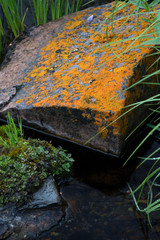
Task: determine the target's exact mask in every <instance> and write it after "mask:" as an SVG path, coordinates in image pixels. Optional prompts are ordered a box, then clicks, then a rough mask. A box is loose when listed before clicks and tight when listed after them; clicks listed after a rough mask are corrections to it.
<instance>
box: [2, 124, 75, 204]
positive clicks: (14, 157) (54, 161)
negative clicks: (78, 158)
mask: <svg viewBox="0 0 160 240" xmlns="http://www.w3.org/2000/svg"><path fill="white" fill-rule="evenodd" d="M7 128H8V125H7V126H2V127H0V134H1V138H3V140H4V141H7V142H10V141H9V139H8V136H7V134H6V131H5V130H6V129H7ZM16 131H19V130H18V129H16ZM18 140H19V141H18V144H17V145H16V146H15V145H12V144H10V145H7V147H6V146H4V145H3V144H2V142H1V143H0V153H1V154H0V205H1V204H5V203H8V202H18V203H24V202H25V201H26V200H27V199H28V196H29V195H28V194H29V193H32V192H33V191H35V189H36V188H37V187H39V186H40V185H41V184H42V183H43V180H44V179H46V178H47V177H48V176H49V175H53V176H56V177H63V176H65V174H66V173H68V172H69V171H70V168H71V165H72V163H73V159H72V158H71V154H67V153H66V151H65V150H63V149H62V148H61V147H60V148H55V147H54V146H52V145H51V144H50V143H48V142H46V141H40V140H37V139H28V140H25V139H24V138H22V137H19V138H18Z"/></svg>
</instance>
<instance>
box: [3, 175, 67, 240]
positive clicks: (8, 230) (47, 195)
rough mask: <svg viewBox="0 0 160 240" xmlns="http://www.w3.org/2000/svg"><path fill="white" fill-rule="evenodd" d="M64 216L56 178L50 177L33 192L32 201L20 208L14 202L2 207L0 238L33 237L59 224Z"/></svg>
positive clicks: (12, 239)
mask: <svg viewBox="0 0 160 240" xmlns="http://www.w3.org/2000/svg"><path fill="white" fill-rule="evenodd" d="M44 188H46V189H44ZM40 194H42V195H41V196H39V195H40ZM63 216H64V213H63V211H62V202H61V199H60V196H59V194H58V192H57V189H56V186H55V183H54V180H53V179H52V178H48V179H47V180H46V181H45V182H44V185H43V186H42V188H40V189H39V191H38V192H36V193H35V194H33V201H32V202H30V203H28V204H27V205H25V206H23V207H19V208H17V207H16V206H14V205H12V204H10V205H7V206H6V207H1V208H0V239H9V240H18V239H19V240H21V239H32V238H33V237H36V236H38V235H39V234H41V233H42V232H44V231H47V230H49V229H50V228H51V227H53V226H55V225H57V224H58V223H59V222H60V221H61V219H62V217H63Z"/></svg>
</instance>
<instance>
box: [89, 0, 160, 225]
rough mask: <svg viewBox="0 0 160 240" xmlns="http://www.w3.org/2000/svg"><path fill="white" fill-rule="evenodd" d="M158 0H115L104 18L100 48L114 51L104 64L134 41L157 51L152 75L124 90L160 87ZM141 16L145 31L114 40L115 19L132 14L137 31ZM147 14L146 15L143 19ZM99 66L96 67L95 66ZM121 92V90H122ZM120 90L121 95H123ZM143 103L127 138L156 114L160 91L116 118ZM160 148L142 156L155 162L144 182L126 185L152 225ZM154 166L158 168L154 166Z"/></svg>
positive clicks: (157, 206) (159, 202)
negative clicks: (129, 9) (117, 49)
mask: <svg viewBox="0 0 160 240" xmlns="http://www.w3.org/2000/svg"><path fill="white" fill-rule="evenodd" d="M130 3H132V4H134V5H135V6H136V8H135V10H134V11H133V12H132V13H131V14H130V15H129V16H127V17H122V18H120V19H117V20H114V15H115V14H116V12H117V11H119V10H123V9H124V8H126V7H129V4H130ZM159 3H160V1H159V0H154V1H152V2H151V3H148V1H147V0H129V1H125V2H118V1H117V0H116V2H115V6H114V7H113V11H112V12H111V14H110V15H109V16H108V18H107V19H106V22H107V26H106V38H107V40H108V42H107V44H105V45H102V46H101V50H102V49H105V48H110V49H111V50H112V52H113V53H114V56H113V57H112V58H111V59H109V60H107V61H106V62H105V63H104V64H107V63H108V62H109V61H112V60H114V59H117V61H118V59H119V58H121V56H122V55H123V54H124V53H128V52H129V51H131V50H132V49H134V44H135V42H139V44H138V46H137V47H142V46H144V47H148V48H153V49H155V52H154V53H152V54H151V55H156V54H157V60H156V61H155V62H154V63H153V64H152V65H150V66H149V68H148V69H147V72H148V71H149V69H150V68H151V67H152V66H154V65H155V68H156V66H157V68H156V70H155V71H154V72H153V73H151V74H147V75H145V76H143V77H142V79H141V80H139V81H137V82H136V83H134V84H133V85H131V86H130V87H128V88H127V89H125V90H124V92H125V91H129V90H130V89H131V88H135V87H136V86H137V85H138V84H149V85H151V84H155V85H157V88H159V89H160V81H159V77H158V76H159V74H160V69H159V68H158V65H159V64H158V63H159V61H160V57H158V56H159V53H160V10H157V11H153V7H154V6H156V5H157V4H159ZM141 9H144V10H145V12H140V10H141ZM140 15H144V16H145V18H143V21H145V22H147V24H148V25H147V27H146V28H145V29H144V31H143V32H142V33H141V34H137V36H136V37H134V38H133V37H132V38H128V39H125V40H117V38H116V36H117V34H118V33H117V32H115V30H114V24H115V23H116V22H117V21H121V20H125V21H124V23H123V24H122V25H121V29H123V26H124V24H125V23H126V22H127V21H128V19H129V18H130V17H132V16H135V17H136V19H137V33H138V29H139V25H140V24H142V22H139V17H140ZM146 16H148V17H147V18H146ZM109 26H111V29H112V35H113V39H114V40H113V41H112V42H110V41H109V36H108V34H109V31H108V28H109ZM149 31H150V33H149V34H148V32H149ZM127 41H128V44H127V46H126V49H125V50H124V51H123V52H121V53H120V54H118V55H117V54H116V53H115V51H114V49H113V48H112V44H113V46H115V44H117V45H119V44H120V43H122V44H123V43H124V42H125V43H127ZM97 51H99V49H97ZM99 67H101V66H98V68H99ZM153 76H156V77H157V82H155V83H152V82H150V79H151V78H152V77H153ZM122 92H123V91H122ZM122 92H121V94H122ZM142 105H145V106H147V108H148V109H149V110H150V114H149V115H148V116H147V117H146V118H145V119H144V120H143V121H142V122H141V123H140V124H139V125H138V126H137V127H136V128H135V129H134V131H133V132H132V133H130V135H129V136H128V138H129V137H132V135H133V133H134V132H135V131H136V130H137V129H138V128H139V127H140V126H141V125H142V124H144V122H146V120H147V119H149V118H150V117H151V116H152V115H153V114H155V113H160V93H158V94H156V95H154V94H153V96H152V97H149V98H148V99H145V100H143V101H139V102H135V103H133V104H131V105H128V106H126V107H125V108H126V109H124V110H125V111H124V113H123V114H122V115H121V116H119V117H118V118H117V119H116V120H115V121H117V120H119V119H120V118H122V117H123V116H124V115H126V114H128V113H129V112H131V111H133V110H136V108H138V107H140V106H142ZM115 121H113V122H112V123H110V124H109V125H107V126H104V128H103V129H102V130H101V131H100V132H99V133H97V135H98V134H100V133H101V132H102V131H103V130H105V129H106V128H108V127H109V126H110V125H112V124H113V123H114V122H115ZM159 122H160V121H159V119H157V121H155V124H148V126H149V127H150V128H151V130H150V132H149V133H148V134H147V135H146V136H145V137H144V139H143V140H142V141H141V142H140V143H139V145H138V147H136V149H135V150H134V151H133V153H132V154H131V155H130V157H129V158H128V159H127V160H126V162H125V164H126V163H127V162H128V161H129V160H130V158H131V157H132V156H133V155H134V154H135V153H136V151H137V150H138V149H139V148H140V147H141V146H142V145H143V144H144V143H145V141H146V140H147V139H148V138H149V137H150V136H151V135H152V134H153V133H154V132H156V131H160V123H159ZM97 135H95V136H94V137H93V138H95V137H96V136H97ZM90 140H91V139H89V140H88V141H87V143H88V142H89V141H90ZM159 151H160V146H159V147H158V148H157V149H156V151H154V152H153V153H152V154H150V156H148V157H146V158H144V159H142V160H143V161H142V162H141V165H142V164H145V162H146V161H149V160H150V161H154V164H153V166H152V167H151V168H150V170H149V172H148V174H147V176H146V177H145V179H144V180H143V182H142V183H141V184H140V185H139V186H138V187H137V188H136V189H135V190H132V188H131V186H129V189H130V192H131V195H132V196H133V200H134V202H135V205H136V207H137V209H138V210H139V211H141V212H144V213H146V214H147V216H148V220H149V223H150V225H151V221H150V213H152V212H154V211H159V210H160V195H156V196H155V195H154V187H155V186H156V187H157V186H158V187H159V186H160V185H158V183H157V180H158V178H160V167H158V166H157V164H158V162H159V160H160V157H156V158H155V157H154V154H155V153H158V152H159ZM156 166H157V167H156ZM146 185H147V186H148V195H147V201H146V202H147V205H146V207H144V208H141V207H140V206H139V204H140V200H141V197H142V194H143V191H144V189H146ZM138 191H139V194H138V197H137V198H136V196H135V193H136V194H137V193H138Z"/></svg>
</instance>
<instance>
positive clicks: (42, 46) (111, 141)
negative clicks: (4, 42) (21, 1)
mask: <svg viewBox="0 0 160 240" xmlns="http://www.w3.org/2000/svg"><path fill="white" fill-rule="evenodd" d="M133 9H134V6H131V7H130V8H127V9H125V10H124V9H123V10H122V11H119V12H118V13H117V14H116V16H115V18H116V19H119V18H121V17H124V16H128V15H129V14H130V13H131V11H133ZM111 11H112V4H107V5H103V6H100V7H97V8H90V9H87V10H84V11H81V12H78V13H74V14H71V15H70V16H65V17H63V18H61V19H59V20H56V21H53V22H49V23H47V24H45V25H43V26H40V27H38V28H35V29H34V30H32V31H31V32H30V33H29V34H28V36H26V37H25V38H24V39H23V40H22V41H21V42H19V43H18V44H17V45H16V46H15V49H14V50H13V53H11V51H10V52H9V54H8V57H9V58H10V61H9V62H8V63H6V61H5V63H4V64H3V65H2V66H1V69H0V86H1V97H0V108H1V109H0V117H1V118H5V117H6V116H7V115H6V114H7V112H8V111H10V113H11V115H12V116H13V117H14V118H16V117H21V118H22V120H23V122H24V123H25V124H28V125H31V126H34V127H36V128H40V129H43V130H45V131H48V132H51V133H53V134H55V135H57V136H61V137H63V138H67V139H70V140H72V141H75V142H78V143H82V144H84V143H85V142H86V141H88V140H89V139H90V138H92V137H93V136H95V135H96V134H97V133H98V132H99V131H101V130H102V129H103V128H104V127H105V126H107V125H108V124H110V123H111V122H112V121H114V120H115V119H116V118H117V117H119V116H120V115H121V114H122V113H123V111H124V110H122V108H123V107H124V106H126V105H128V104H131V103H133V102H134V101H139V100H142V99H145V98H146V97H149V96H152V95H153V94H155V93H156V92H157V91H158V89H157V87H156V88H154V87H153V85H152V87H151V86H148V85H146V84H144V85H137V86H136V87H135V88H132V89H130V90H129V91H127V92H124V91H123V90H125V89H126V88H127V87H129V86H131V85H132V84H134V83H135V82H136V81H138V80H139V79H141V77H142V76H143V75H145V74H148V73H151V72H152V71H154V67H155V68H156V66H153V67H152V68H150V70H149V72H147V69H148V66H150V65H151V64H152V63H153V62H154V61H155V59H156V57H157V55H150V56H149V54H150V53H151V52H152V51H153V50H151V49H149V48H148V47H138V46H137V45H138V44H139V41H135V42H134V44H133V46H134V49H132V50H130V51H129V52H124V53H123V54H122V55H120V58H116V57H115V55H114V54H113V51H114V52H115V53H116V54H117V55H118V54H121V52H123V51H124V50H125V49H126V48H127V46H128V42H127V41H125V42H124V43H123V44H122V43H121V44H118V43H117V44H112V41H113V39H114V37H113V33H112V29H111V28H110V27H109V37H108V39H109V41H110V44H111V46H112V48H113V51H112V50H111V49H110V47H106V48H104V45H105V44H107V39H106V22H105V21H104V20H105V19H106V17H107V16H108V15H109V14H110V13H111ZM92 15H93V19H92V20H91V21H89V20H88V18H89V17H90V16H92ZM91 18H92V17H91ZM140 21H141V20H140ZM122 24H123V20H121V21H120V22H116V23H115V24H114V25H113V27H114V29H115V33H116V34H117V37H118V40H121V39H125V40H126V39H127V38H129V37H133V38H134V39H135V37H136V36H137V34H141V33H142V31H143V29H144V27H145V26H144V25H145V24H141V28H139V31H138V33H137V22H136V20H135V18H132V19H130V20H128V22H127V23H126V24H125V25H124V28H123V29H121V25H122ZM146 24H147V23H146ZM98 27H99V30H98V31H97V28H98ZM148 56H149V57H148ZM109 60H110V61H109ZM150 81H156V80H155V79H154V78H152V79H150ZM146 114H147V112H146V109H145V107H140V108H138V109H136V111H134V112H132V113H130V114H127V115H125V116H124V117H123V118H121V119H120V120H119V121H115V122H114V124H113V125H112V126H109V127H108V128H107V129H105V130H104V131H103V132H101V134H98V135H97V136H96V137H94V138H93V139H92V140H91V141H90V142H89V143H88V145H89V146H91V147H93V148H96V149H100V150H102V151H104V152H111V153H114V154H120V153H121V151H122V150H123V149H124V148H125V140H124V139H125V138H126V136H127V135H128V133H129V132H130V131H131V130H132V129H133V128H134V127H135V126H136V125H137V124H138V123H139V122H140V121H141V120H142V119H143V118H144V117H145V116H146Z"/></svg>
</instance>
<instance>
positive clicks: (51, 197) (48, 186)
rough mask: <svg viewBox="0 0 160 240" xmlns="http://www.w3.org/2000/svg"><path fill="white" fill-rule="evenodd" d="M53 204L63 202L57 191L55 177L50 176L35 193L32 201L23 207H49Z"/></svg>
mask: <svg viewBox="0 0 160 240" xmlns="http://www.w3.org/2000/svg"><path fill="white" fill-rule="evenodd" d="M51 204H61V198H60V196H59V194H58V192H57V188H56V186H55V181H54V179H53V178H52V177H49V178H47V179H46V181H45V182H44V184H43V186H42V187H41V188H40V189H39V190H38V191H37V192H35V193H34V194H33V198H32V201H31V202H29V203H28V204H27V205H26V206H24V207H23V209H24V208H41V207H47V206H49V205H51Z"/></svg>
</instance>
